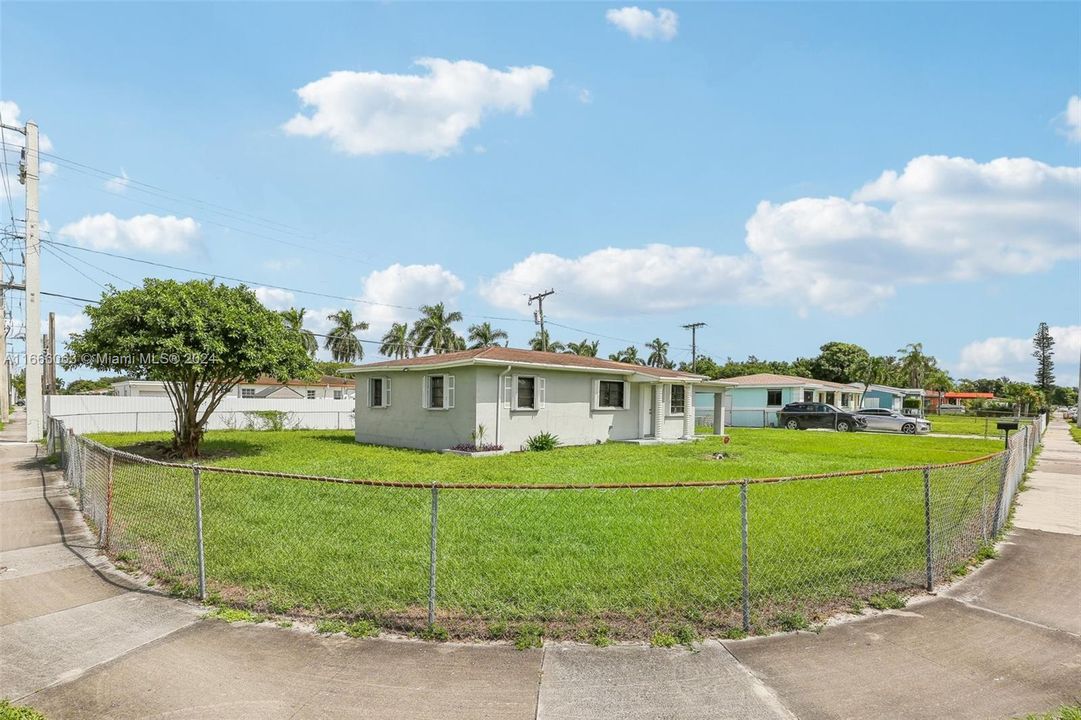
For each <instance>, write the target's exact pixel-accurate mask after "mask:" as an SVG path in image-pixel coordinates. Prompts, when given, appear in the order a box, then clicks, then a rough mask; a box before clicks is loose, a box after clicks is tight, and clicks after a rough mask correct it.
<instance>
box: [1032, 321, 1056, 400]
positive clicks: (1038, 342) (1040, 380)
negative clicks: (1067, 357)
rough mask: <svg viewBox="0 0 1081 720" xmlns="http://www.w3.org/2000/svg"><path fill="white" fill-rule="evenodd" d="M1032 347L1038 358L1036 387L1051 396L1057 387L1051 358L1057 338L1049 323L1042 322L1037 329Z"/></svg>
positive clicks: (1034, 354)
mask: <svg viewBox="0 0 1081 720" xmlns="http://www.w3.org/2000/svg"><path fill="white" fill-rule="evenodd" d="M1032 347H1033V350H1032V357H1034V358H1036V387H1038V388H1039V389H1040V392H1042V393H1043V395H1044V397H1045V398H1046V397H1050V396H1051V392H1052V391H1053V390H1054V389H1055V363H1054V361H1053V360H1052V359H1051V356H1052V355H1054V354H1055V351H1054V347H1055V338H1053V337H1051V331H1050V330H1049V329H1048V328H1047V323H1045V322H1042V323H1040V326H1039V327H1038V328H1037V329H1036V335H1035V336H1034V337H1033V338H1032Z"/></svg>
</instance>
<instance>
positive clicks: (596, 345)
mask: <svg viewBox="0 0 1081 720" xmlns="http://www.w3.org/2000/svg"><path fill="white" fill-rule="evenodd" d="M600 346H601V342H600V340H592V341H591V340H589V339H588V338H583V340H582V342H569V343H567V347H566V349H565V350H563V352H565V353H567V354H568V355H581V356H582V357H597V351H598V350H600Z"/></svg>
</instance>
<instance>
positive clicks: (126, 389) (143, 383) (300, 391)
mask: <svg viewBox="0 0 1081 720" xmlns="http://www.w3.org/2000/svg"><path fill="white" fill-rule="evenodd" d="M353 384H354V383H353V381H352V380H350V379H348V378H343V377H337V376H336V375H323V376H322V377H321V378H319V379H318V380H314V381H311V380H289V381H288V382H284V383H283V382H280V381H279V380H277V379H275V378H272V377H269V376H266V375H264V376H262V377H259V378H256V380H255V382H250V383H247V382H242V383H239V384H238V385H237V386H236V387H234V388H233V391H232V393H231V396H232V397H238V398H251V399H263V398H273V399H275V400H323V399H327V400H348V399H352V397H353ZM112 388H113V393H112V394H113V395H118V396H120V397H166V394H165V383H163V382H160V381H158V380H122V381H120V382H115V383H113V385H112Z"/></svg>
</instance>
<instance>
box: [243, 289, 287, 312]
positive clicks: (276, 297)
mask: <svg viewBox="0 0 1081 720" xmlns="http://www.w3.org/2000/svg"><path fill="white" fill-rule="evenodd" d="M253 290H255V297H256V298H258V300H259V302H261V303H263V305H265V306H266V307H268V308H270V309H271V310H286V309H288V308H291V307H293V306H294V305H295V304H296V295H294V294H293V293H291V292H289V291H288V290H282V289H280V288H272V287H257V288H253Z"/></svg>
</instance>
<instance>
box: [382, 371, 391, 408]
mask: <svg viewBox="0 0 1081 720" xmlns="http://www.w3.org/2000/svg"><path fill="white" fill-rule="evenodd" d="M383 407H390V378H388V377H385V378H383Z"/></svg>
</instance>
